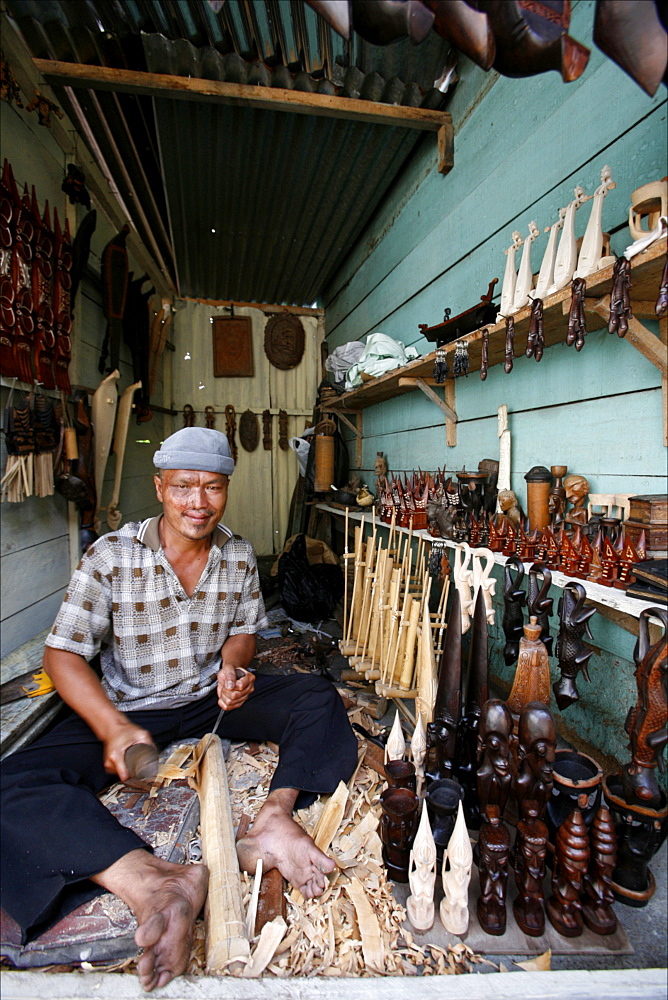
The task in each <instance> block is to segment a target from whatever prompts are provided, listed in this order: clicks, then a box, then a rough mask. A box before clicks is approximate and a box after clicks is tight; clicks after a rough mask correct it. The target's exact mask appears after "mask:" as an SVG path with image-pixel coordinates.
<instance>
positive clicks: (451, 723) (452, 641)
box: [425, 590, 462, 781]
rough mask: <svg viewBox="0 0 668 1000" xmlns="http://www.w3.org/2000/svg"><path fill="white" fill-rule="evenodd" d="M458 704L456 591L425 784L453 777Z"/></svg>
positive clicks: (459, 617) (429, 740)
mask: <svg viewBox="0 0 668 1000" xmlns="http://www.w3.org/2000/svg"><path fill="white" fill-rule="evenodd" d="M461 703H462V614H461V602H460V598H459V591H458V590H455V592H454V596H453V600H452V605H451V607H450V614H449V616H448V627H447V629H446V633H445V645H444V647H443V653H442V655H441V662H440V665H439V673H438V687H437V689H436V698H435V701H434V721H433V722H430V723H429V725H428V726H427V746H428V748H429V749H428V758H427V768H426V769H425V776H426V778H427V779H428V780H429V781H438V780H439V779H441V778H449V777H451V776H452V774H453V771H454V766H455V764H454V762H455V756H456V750H457V730H458V727H459V722H460V716H461Z"/></svg>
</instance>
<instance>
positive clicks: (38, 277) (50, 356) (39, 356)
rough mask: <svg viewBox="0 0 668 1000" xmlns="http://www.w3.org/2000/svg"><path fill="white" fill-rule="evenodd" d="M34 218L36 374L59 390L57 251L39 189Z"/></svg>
mask: <svg viewBox="0 0 668 1000" xmlns="http://www.w3.org/2000/svg"><path fill="white" fill-rule="evenodd" d="M32 215H33V225H34V227H35V241H34V253H35V256H34V260H33V265H32V301H33V319H34V322H35V338H34V341H33V358H32V363H33V371H34V373H35V377H36V378H37V380H38V381H39V382H41V383H42V385H43V386H44V388H45V389H55V386H56V383H55V381H54V378H53V362H54V349H55V343H56V338H55V333H54V315H53V250H54V234H53V233H52V232H51V221H50V214H49V203H48V201H47V203H46V207H45V209H44V218H43V219H42V218H40V214H39V208H38V205H37V195H36V193H35V187H34V185H33V189H32Z"/></svg>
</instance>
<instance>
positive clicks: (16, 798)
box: [0, 675, 357, 944]
mask: <svg viewBox="0 0 668 1000" xmlns="http://www.w3.org/2000/svg"><path fill="white" fill-rule="evenodd" d="M127 716H128V718H129V719H131V720H132V721H133V722H135V723H137V725H139V726H142V727H143V728H144V729H147V730H148V731H149V732H150V733H151V735H152V736H153V739H154V740H155V743H156V746H157V747H158V749H160V750H161V749H163V748H164V747H166V746H167V745H168V744H169V743H172V742H174V741H176V740H182V739H187V738H189V737H202V736H203V735H204V734H205V733H207V732H210V731H211V729H212V727H213V725H214V723H215V721H216V718H217V716H218V704H217V701H216V694H215V691H214V692H213V693H212V694H211V695H208V696H206V697H205V698H202V699H200V700H199V701H194V702H191V703H190V704H188V705H184V706H183V707H182V708H176V709H167V710H165V709H160V710H153V711H148V710H140V711H137V712H128V713H127ZM218 733H219V735H220V736H221V737H222V738H226V739H230V740H238V741H245V740H269V741H271V742H273V743H277V744H278V746H279V748H280V754H279V761H278V765H277V767H276V771H275V773H274V776H273V779H272V782H271V786H270V791H272V790H274V789H276V788H297V789H299V791H300V794H299V796H298V799H297V803H296V805H297V808H302V807H304V806H307V805H309V804H310V803H311V802H312V801H313V800H314V799H315V797H316V795H317V794H320V793H328V792H333V791H334V789H335V788H336V786H337V785H338V783H339V781H347V780H348V778H349V777H350V775H351V774H352V772H353V770H354V768H355V766H356V764H357V740H356V738H355V736H354V734H353V732H352V730H351V728H350V725H349V723H348V717H347V715H346V711H345V709H344V707H343V702H342V701H341V698H340V696H339V694H338V692H337V691H336V690H335V688H333V687H332V685H331V684H330V683H329V682H328V681H326V680H324V679H323V678H321V677H312V676H304V675H299V676H294V675H291V676H288V677H283V676H280V677H277V676H266V675H260V676H258V677H256V680H255V691H254V692H253V694H252V695H251V697H250V698H249V699H248V701H247V702H246V703H245V704H244V705H242V706H241V707H240V708H236V709H234V710H233V711H231V712H226V713H225V715H224V716H223V719H222V721H221V724H220V727H219V729H218ZM0 780H1V799H0V823H1V830H2V842H1V844H0V862H1V872H2V901H1V905H2V908H3V909H4V910H5V911H6V912H7V913H8V914H9V915H10V916H11V917H13V919H14V920H15V921H16V922H17V923H18V924H19V925H20V927H21V930H22V938H23V944H26V943H27V942H28V941H31V940H33V939H34V938H36V937H38V936H39V935H40V934H41V933H43V932H44V931H45V930H47V929H48V928H49V927H51V926H53V924H55V923H57V921H58V920H60V919H62V918H63V917H64V916H66V915H67V914H68V913H69V912H71V910H73V909H75V907H77V906H80V905H81V904H82V903H85V902H87V901H89V900H90V899H92V898H93V897H95V896H96V895H99V894H100V893H101V892H103V891H104V890H103V889H101V888H100V887H99V886H97V885H96V884H95V883H94V882H91V881H90V876H91V875H96V874H97V873H99V872H101V871H104V870H105V869H106V868H108V867H109V866H110V865H112V864H114V862H116V861H118V860H119V859H120V858H121V857H123V856H124V855H125V854H127V853H128V852H129V851H133V850H136V849H137V848H147V847H148V845H147V844H146V843H145V842H144V841H143V840H142V839H141V838H140V837H138V836H137V834H135V833H133V832H132V831H131V830H128V829H127V828H126V827H124V826H121V824H120V823H119V822H118V821H117V820H116V819H115V818H114V817H113V816H112V815H111V813H110V812H109V811H108V810H107V809H106V808H105V807H104V806H103V805H102V804H101V803H100V802H99V800H98V799H97V795H98V793H99V792H101V791H102V790H103V789H104V788H106V787H108V786H109V785H110V784H112V783H113V782H114V780H115V777H114V776H113V775H109V774H107V773H106V771H105V770H104V768H103V766H102V744H101V743H100V742H99V741H98V740H97V739H96V738H95V736H94V735H93V733H92V731H91V730H90V728H89V727H88V726H87V725H86V723H85V722H84V721H83V720H82V719H81V718H79V716H77V715H76V714H74V713H72V712H68V714H67V715H66V717H65V718H64V719H63V720H62V721H60V722H59V723H57V724H56V725H55V726H54V727H53V728H52V729H51V730H50V731H49V732H47V733H46V734H45V735H44V736H42V737H40V738H39V739H38V740H37V741H36V742H35V743H33V744H32V745H31V746H30V747H28V748H27V749H25V750H20V751H18V752H17V753H15V754H12V755H11V756H9V757H7V758H5V760H4V761H3V762H2V765H1V768H0ZM148 849H149V850H150V848H148Z"/></svg>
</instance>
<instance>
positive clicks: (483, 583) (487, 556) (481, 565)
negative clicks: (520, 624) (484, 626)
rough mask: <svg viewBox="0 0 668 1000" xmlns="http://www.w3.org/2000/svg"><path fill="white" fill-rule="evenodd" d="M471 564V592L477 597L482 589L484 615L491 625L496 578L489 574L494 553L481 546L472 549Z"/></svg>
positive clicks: (493, 616) (492, 622) (492, 621)
mask: <svg viewBox="0 0 668 1000" xmlns="http://www.w3.org/2000/svg"><path fill="white" fill-rule="evenodd" d="M471 564H472V569H473V593H474V594H475V595H476V598H477V595H478V594H479V593H480V592H481V591H482V596H483V600H484V603H485V616H486V618H487V621H488V622H489V624H490V625H493V624H494V619H495V611H494V606H493V604H492V597H493V595H494V594H495V592H496V580H495V579H494V577H493V576H491V572H492V569H493V568H494V553H493V552H492V551H491V550H490V549H487V548H484V547H483V546H481V547H480V548H477V549H474V550H473V554H472V559H471ZM476 598H474V600H475V599H476Z"/></svg>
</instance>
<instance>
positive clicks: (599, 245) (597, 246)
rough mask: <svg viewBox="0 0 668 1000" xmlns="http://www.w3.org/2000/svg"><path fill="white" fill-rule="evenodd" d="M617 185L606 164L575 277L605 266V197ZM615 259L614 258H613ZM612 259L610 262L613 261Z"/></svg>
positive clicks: (593, 203)
mask: <svg viewBox="0 0 668 1000" xmlns="http://www.w3.org/2000/svg"><path fill="white" fill-rule="evenodd" d="M614 187H616V185H615V182H614V181H613V179H612V173H611V171H610V167H608V166H605V167H603V169H602V170H601V184H600V186H599V187H597V188H596V190H595V191H594V196H593V199H592V206H591V213H590V215H589V221H588V223H587V229H586V230H585V234H584V236H583V238H582V245H581V247H580V255H579V257H578V266H577V270H576V272H575V274H574V277H575V278H587V277H589V275H590V274H593V273H594V271H598V270H599V269H600V268H601V267H605V264H606V261H605V259H604V258H602V250H603V224H602V212H603V199H604V198H605V196H606V194H607V193H608V191H611V190H612V189H613V188H614ZM612 259H614V258H612ZM612 259H611V260H610V263H612Z"/></svg>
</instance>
